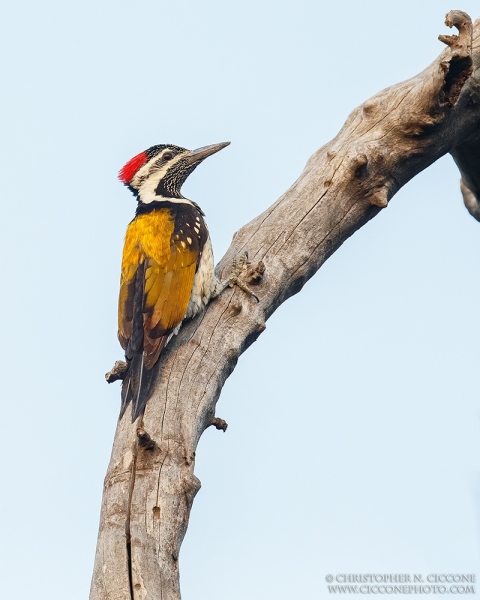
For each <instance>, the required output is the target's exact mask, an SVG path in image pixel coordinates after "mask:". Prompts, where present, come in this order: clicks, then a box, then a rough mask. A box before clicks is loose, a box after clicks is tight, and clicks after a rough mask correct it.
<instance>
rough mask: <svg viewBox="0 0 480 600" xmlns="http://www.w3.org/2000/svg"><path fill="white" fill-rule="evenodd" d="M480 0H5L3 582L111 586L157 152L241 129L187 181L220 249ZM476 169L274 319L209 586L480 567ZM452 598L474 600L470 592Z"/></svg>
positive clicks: (272, 587) (190, 582)
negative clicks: (107, 518) (124, 260)
mask: <svg viewBox="0 0 480 600" xmlns="http://www.w3.org/2000/svg"><path fill="white" fill-rule="evenodd" d="M452 8H460V9H462V10H466V11H467V12H470V14H471V15H472V16H473V17H478V16H480V9H479V5H478V2H474V1H473V0H465V1H464V2H463V4H462V5H461V6H452V5H451V4H450V3H447V2H444V0H435V1H433V0H432V1H424V0H423V1H422V0H420V1H418V0H417V1H414V0H403V2H401V3H400V2H385V0H382V1H381V0H364V1H363V2H353V1H346V0H340V1H337V2H335V3H333V2H325V1H322V0H316V1H309V0H297V2H295V3H293V2H285V1H280V2H279V1H276V2H274V1H266V0H257V1H255V2H254V1H252V0H242V2H221V1H220V0H204V1H203V2H195V1H193V0H177V1H176V2H163V1H157V2H151V1H145V0H140V2H136V3H133V2H128V3H127V2H124V1H118V0H117V1H116V2H113V1H111V0H106V1H103V2H98V1H97V2H93V1H91V0H87V1H84V2H82V3H70V2H59V1H57V0H48V1H44V2H37V3H33V2H25V1H24V0H17V2H15V3H13V2H11V3H8V4H7V3H3V6H2V7H1V12H0V16H1V21H0V22H1V23H2V35H1V36H0V44H1V47H2V56H3V60H2V110H1V111H0V127H1V139H2V144H1V149H0V152H1V160H2V164H3V175H2V178H1V181H0V188H1V198H2V199H3V202H2V219H1V227H2V232H1V239H0V244H1V250H0V251H1V256H2V257H3V286H2V289H3V294H2V299H1V301H0V302H1V311H0V315H1V316H0V318H1V327H2V340H3V343H2V344H1V351H2V355H1V356H2V360H1V374H0V375H1V381H2V397H3V405H4V411H3V416H2V419H1V424H0V444H1V446H0V447H1V453H2V471H3V472H2V494H1V500H2V510H1V512H0V527H1V531H2V540H3V544H2V549H1V550H0V553H1V560H0V565H1V567H0V569H1V570H2V571H3V572H2V597H4V598H8V600H17V599H19V600H20V599H21V600H24V599H25V598H29V599H30V598H31V599H34V600H37V599H38V600H47V599H48V600H65V599H66V598H68V600H83V599H84V598H85V597H86V596H87V595H88V589H89V585H90V577H91V571H92V565H93V559H94V551H95V542H96V534H97V527H98V518H99V510H100V499H101V492H102V483H103V477H104V474H105V471H106V467H107V463H108V459H109V454H110V449H111V443H112V437H113V433H114V429H115V424H116V419H117V414H118V408H119V395H120V390H119V386H118V385H112V386H107V385H106V383H105V381H104V379H103V375H104V373H105V372H106V371H107V370H108V369H109V368H110V367H111V366H112V364H113V362H114V361H115V360H116V359H119V358H121V357H122V353H121V349H120V347H119V345H118V342H117V340H116V305H117V294H118V280H119V263H120V253H121V246H122V240H123V235H124V231H125V228H126V225H127V223H128V222H129V220H130V219H131V217H132V215H133V212H134V208H135V203H134V200H133V198H132V197H131V196H130V195H129V193H128V191H127V190H126V189H124V188H123V187H122V185H121V184H120V183H119V182H118V181H117V180H116V175H117V171H118V169H119V168H120V167H121V166H122V165H123V164H124V163H125V162H126V161H127V160H128V159H129V158H131V157H132V156H133V155H135V154H137V153H138V152H140V151H141V150H143V149H145V148H147V147H149V146H151V145H153V144H157V143H164V142H171V143H175V144H178V145H182V146H186V147H189V148H195V147H198V146H203V145H206V144H210V143H214V142H221V141H226V140H230V141H231V142H232V145H231V146H230V147H229V148H227V149H226V150H224V151H223V152H221V153H220V154H218V155H217V156H215V157H212V158H211V159H209V160H208V161H206V162H205V164H204V165H202V166H201V168H199V169H198V170H197V171H196V172H195V174H194V175H192V177H191V178H190V179H189V180H188V182H187V183H186V185H185V187H184V190H185V192H186V195H188V196H189V197H190V198H192V199H194V200H195V201H197V202H198V203H199V204H200V205H201V206H202V208H203V209H204V211H205V212H206V214H207V220H208V224H209V227H210V231H211V235H212V239H213V244H214V250H215V253H216V257H217V259H219V258H220V257H221V256H222V254H223V252H224V251H225V250H226V248H227V247H228V244H229V243H230V240H231V237H232V234H233V233H234V232H235V231H236V230H237V229H238V228H239V227H240V226H241V225H242V224H244V223H245V222H247V221H248V220H250V219H251V218H253V217H254V216H255V215H257V214H258V213H259V212H261V211H262V210H264V209H265V208H266V207H267V206H268V205H269V204H271V203H272V202H273V201H275V200H276V199H277V197H278V196H279V195H280V194H281V193H282V192H283V191H285V189H286V188H287V187H289V185H290V184H291V183H292V182H293V181H294V180H295V179H296V177H297V176H298V175H299V173H300V172H301V170H302V168H303V166H304V164H305V162H306V160H307V159H308V157H309V156H310V154H311V153H312V152H313V151H314V150H316V149H317V148H318V147H319V146H320V145H322V144H324V143H325V142H326V141H328V140H329V139H330V138H332V137H333V136H334V135H335V134H336V133H337V131H338V129H339V128H340V127H341V125H342V123H343V122H344V120H345V118H346V117H347V115H348V113H349V112H350V110H351V109H353V108H354V107H355V106H356V105H358V104H359V103H361V102H362V101H364V100H365V99H367V98H368V97H369V96H371V95H372V94H374V93H375V92H377V91H379V90H380V89H382V88H384V87H386V86H388V85H390V84H393V83H396V82H398V81H401V80H403V79H406V78H408V77H410V76H412V75H414V74H416V73H417V72H419V71H421V70H423V69H424V68H425V67H426V66H427V65H428V64H429V63H430V62H431V61H432V60H433V59H434V58H435V57H436V56H437V55H438V53H439V52H440V51H441V50H442V49H443V45H442V44H441V43H440V42H438V41H437V39H436V38H437V35H438V34H439V33H448V30H447V28H446V27H445V26H444V25H443V20H444V14H445V13H446V12H447V11H448V10H450V9H452ZM458 180H459V175H458V172H457V170H456V168H455V166H454V164H453V161H452V159H451V158H450V157H445V158H443V159H441V160H440V161H438V162H437V163H436V164H435V165H433V166H432V167H431V168H430V169H428V170H427V171H426V172H424V173H422V174H421V175H420V176H418V177H417V178H416V179H415V180H414V181H412V182H411V183H409V184H408V185H407V186H406V187H405V188H404V189H403V190H401V191H400V193H398V194H397V196H396V197H395V198H394V199H393V201H392V202H391V204H390V206H389V207H388V208H387V209H386V210H384V211H382V213H381V214H380V215H379V216H378V217H377V218H376V219H374V221H372V222H371V223H369V224H368V225H367V226H366V227H364V228H363V229H362V230H361V231H360V232H358V233H357V234H355V235H354V236H353V238H351V239H350V240H348V241H347V242H346V243H345V244H344V246H342V248H341V249H340V250H339V251H338V252H337V253H336V254H335V255H334V256H333V257H332V258H331V259H329V261H328V262H327V263H326V264H325V265H324V267H323V268H322V269H321V271H320V272H319V273H318V274H317V275H316V276H315V277H314V278H313V280H311V281H310V282H309V283H308V285H307V286H306V287H305V288H304V289H303V291H302V292H301V294H299V295H297V296H296V297H294V298H292V299H291V300H290V301H289V302H288V303H287V304H285V305H284V306H282V307H281V308H280V310H279V311H278V312H277V313H276V314H275V315H274V316H273V317H272V318H271V319H270V321H269V322H268V323H267V330H266V332H265V333H264V334H263V335H262V336H261V337H260V339H259V340H258V342H257V343H256V344H254V345H253V346H252V347H251V348H250V349H249V351H248V352H247V353H246V354H245V356H243V357H242V358H241V359H240V361H239V363H238V366H237V369H236V371H235V372H234V374H233V375H232V376H231V378H230V379H229V381H228V382H227V385H226V386H225V389H224V393H223V395H222V397H221V399H220V402H219V404H218V411H217V412H218V416H220V417H222V418H224V419H226V420H227V422H228V423H229V429H228V431H227V433H226V434H223V433H221V432H217V431H213V430H212V431H210V430H209V431H207V432H206V434H205V435H204V436H203V438H202V440H201V442H200V445H199V448H198V452H197V457H198V458H197V467H196V474H197V476H198V477H199V478H200V479H201V481H202V489H201V491H200V492H199V494H198V496H197V498H196V500H195V504H194V507H193V511H192V516H191V521H190V528H189V530H188V533H187V536H186V539H185V542H184V545H183V548H182V553H181V556H180V567H181V573H182V590H183V598H184V600H197V599H203V598H208V599H209V600H247V599H248V600H266V599H272V600H287V599H288V600H291V599H292V598H302V600H303V599H305V600H318V599H320V600H323V599H326V598H328V597H329V594H328V592H327V589H326V584H325V575H326V574H328V573H332V574H334V575H335V574H337V573H362V572H367V573H422V574H424V575H426V574H428V573H445V572H447V573H474V572H477V577H478V576H479V575H480V573H478V564H479V558H480V556H479V554H480V552H479V533H480V530H479V514H480V513H479V500H480V485H479V478H478V472H479V450H480V436H479V406H478V387H479V381H478V347H477V344H478V339H479V337H480V336H479V334H480V331H479V330H480V326H479V322H478V298H479V296H480V284H479V277H478V256H479V251H480V224H479V223H477V222H475V221H474V220H473V219H472V218H471V217H470V216H469V215H468V213H467V212H466V210H465V209H464V207H463V204H462V200H461V197H460V193H459V189H458ZM444 597H449V596H448V595H445V596H444Z"/></svg>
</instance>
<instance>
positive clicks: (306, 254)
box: [90, 11, 480, 600]
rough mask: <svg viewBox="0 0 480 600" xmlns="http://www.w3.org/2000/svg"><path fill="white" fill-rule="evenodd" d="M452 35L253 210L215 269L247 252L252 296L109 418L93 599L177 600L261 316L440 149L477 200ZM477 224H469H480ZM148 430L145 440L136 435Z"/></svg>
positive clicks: (465, 45)
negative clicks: (218, 439)
mask: <svg viewBox="0 0 480 600" xmlns="http://www.w3.org/2000/svg"><path fill="white" fill-rule="evenodd" d="M446 23H447V25H449V26H452V25H454V26H455V27H456V28H457V29H458V31H459V34H458V36H441V38H440V39H441V41H443V42H444V43H445V44H447V47H446V48H445V49H444V50H443V52H442V53H441V54H440V56H439V57H438V58H437V60H435V61H434V62H433V63H432V64H431V65H430V66H429V67H428V68H427V69H425V71H423V72H422V73H420V74H419V75H417V76H416V77H413V78H412V79H410V80H408V81H405V82H403V83H399V84H397V85H394V86H392V87H390V88H388V89H386V90H384V91H382V92H380V93H379V94H377V95H376V96H374V97H373V98H371V99H370V100H368V101H367V102H365V103H364V104H363V105H361V106H359V107H358V108H356V109H355V110H354V111H353V112H352V113H351V115H350V116H349V117H348V119H347V121H346V123H345V125H344V126H343V128H342V129H341V131H340V132H339V134H338V135H337V136H336V137H335V139H333V140H332V141H331V142H329V143H328V144H326V145H325V146H323V147H322V148H320V150H318V151H317V152H316V153H315V154H314V155H313V156H312V157H311V158H310V160H309V161H308V163H307V165H306V167H305V170H304V172H303V173H302V174H301V175H300V177H299V178H298V179H297V181H296V182H295V183H294V184H293V185H292V186H291V188H290V189H289V190H288V191H287V192H285V194H284V195H283V196H282V197H281V198H280V199H279V200H278V201H277V202H276V203H275V204H273V206H271V207H270V208H268V209H267V210H266V211H265V212H264V213H263V214H261V215H260V216H258V217H257V218H256V219H254V220H253V221H252V222H251V223H248V224H247V225H245V226H244V227H243V228H242V229H241V230H240V231H238V232H237V233H236V234H235V235H234V238H233V242H232V245H231V247H230V249H229V250H228V252H227V254H226V255H225V256H224V258H223V259H222V261H221V262H220V264H219V266H218V272H219V274H220V275H222V274H223V275H226V272H227V270H228V269H229V267H230V265H231V263H232V259H233V258H234V256H237V255H239V254H240V253H241V252H243V251H245V250H246V251H248V253H249V256H250V260H251V261H252V264H255V265H256V267H253V268H252V267H251V266H250V271H248V272H246V273H245V275H246V279H245V281H247V280H248V282H249V285H254V286H255V287H254V289H255V293H256V294H257V296H258V298H259V302H255V301H252V299H251V298H250V297H249V296H247V295H246V294H245V293H244V292H243V291H241V290H240V289H238V288H235V289H228V290H226V291H225V292H224V293H223V294H222V295H221V296H220V297H219V298H218V299H216V300H215V301H213V302H212V303H211V304H210V306H209V307H208V309H207V310H206V311H205V313H204V314H202V315H200V316H199V317H198V318H196V319H195V320H194V321H192V322H190V323H188V324H187V325H186V326H185V327H184V328H183V329H182V330H181V332H180V334H179V335H178V337H177V338H176V339H175V340H174V341H172V343H171V344H169V346H168V347H167V348H166V351H165V353H164V354H163V355H162V358H161V360H160V361H159V364H158V365H157V367H158V368H157V372H156V383H155V389H154V393H153V396H152V397H151V399H150V400H149V402H148V404H147V409H146V412H145V416H144V418H143V419H141V420H140V423H138V422H137V423H135V424H133V425H132V424H131V423H130V414H126V415H125V416H124V418H123V419H122V420H121V421H120V422H119V423H118V427H117V432H116V435H115V441H114V446H113V451H112V457H111V461H110V465H109V468H108V472H107V476H106V479H105V488H104V495H103V504H102V515H101V522H100V531H99V537H98V546H97V555H96V560H95V570H94V575H93V581H92V588H91V596H90V598H91V600H100V599H107V598H108V599H111V600H121V599H122V600H132V599H135V600H140V599H144V598H163V599H164V600H167V599H168V600H175V599H178V598H180V588H179V573H178V555H179V552H180V545H181V543H182V540H183V537H184V535H185V532H186V529H187V524H188V519H189V515H190V508H191V506H192V502H193V499H194V497H195V494H196V493H197V492H198V490H199V488H200V481H199V480H198V479H197V478H196V477H195V475H194V473H193V471H194V465H195V450H196V447H197V443H198V440H199V438H200V436H201V435H202V433H203V432H204V430H205V429H206V428H207V427H209V426H210V425H211V424H212V423H213V424H216V425H217V426H218V425H219V424H220V420H218V419H217V420H216V419H215V406H216V403H217V400H218V398H219V395H220V392H221V389H222V386H223V384H224V383H225V380H226V379H227V377H228V376H229V375H230V373H231V372H232V371H233V369H234V368H235V365H236V363H237V360H238V357H239V356H240V354H241V353H242V352H244V351H245V350H246V349H247V348H248V347H249V346H250V344H252V343H253V342H254V341H255V340H256V339H257V337H258V336H259V335H260V334H261V333H262V331H264V329H265V321H266V320H267V319H268V318H269V317H270V315H271V314H272V313H273V312H274V311H275V310H276V309H277V308H278V306H279V305H280V304H281V303H282V302H284V301H285V300H287V299H288V298H289V297H290V296H292V295H293V294H296V293H297V292H299V291H300V290H301V289H302V287H303V285H304V284H305V282H306V281H307V280H308V279H309V278H310V277H312V275H314V273H316V271H318V269H319V268H320V267H321V265H322V264H323V263H324V262H325V260H326V259H327V258H328V257H329V256H331V254H333V252H335V251H336V250H337V249H338V248H339V247H340V246H341V245H342V244H343V242H344V241H345V240H346V239H347V238H348V237H350V236H351V235H352V234H353V233H354V232H355V231H356V230H357V229H359V228H360V227H362V226H363V225H365V223H367V222H368V221H369V220H370V219H372V218H373V217H375V216H376V215H377V214H378V213H379V212H380V211H381V210H382V209H384V208H386V207H387V206H388V203H389V201H390V200H391V198H392V196H393V195H394V194H395V193H396V192H397V191H398V190H399V189H400V188H401V187H402V186H403V185H405V184H406V183H407V182H408V181H409V180H410V179H412V178H413V177H414V176H415V175H416V174H417V173H419V172H420V171H422V170H423V169H425V168H426V167H428V166H429V165H431V164H432V163H433V162H434V161H436V160H437V159H438V158H440V157H441V156H443V155H444V154H446V153H447V152H451V153H452V155H453V156H454V158H455V161H456V162H457V164H458V166H459V168H460V171H461V174H462V190H463V195H464V198H465V204H466V205H467V208H468V210H469V211H470V213H471V214H472V215H473V216H475V217H476V218H477V219H479V213H480V208H479V200H480V160H479V158H480V136H479V135H478V132H479V130H480V128H479V125H480V71H479V64H480V20H478V21H477V22H476V23H475V27H474V30H473V44H472V24H471V21H470V18H469V17H468V15H466V14H465V13H462V12H460V11H452V12H451V13H449V14H448V15H447V21H446ZM479 220H480V219H479ZM147 431H148V434H147V433H146V432H147Z"/></svg>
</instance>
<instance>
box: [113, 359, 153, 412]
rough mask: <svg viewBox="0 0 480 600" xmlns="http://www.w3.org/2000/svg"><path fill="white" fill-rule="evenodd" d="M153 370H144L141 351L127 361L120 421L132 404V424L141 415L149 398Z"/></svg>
mask: <svg viewBox="0 0 480 600" xmlns="http://www.w3.org/2000/svg"><path fill="white" fill-rule="evenodd" d="M153 371H154V369H146V368H145V366H144V364H143V351H140V352H135V354H134V355H133V357H132V359H131V360H130V361H129V366H128V371H127V374H126V376H125V379H124V380H123V384H122V405H121V408H120V416H119V419H121V418H122V417H123V415H124V413H125V411H126V410H127V407H128V405H129V404H130V402H131V403H132V423H133V422H134V421H136V419H137V418H138V417H139V416H140V415H142V414H143V412H144V411H145V405H146V404H147V400H148V398H149V396H150V391H151V385H152V380H153Z"/></svg>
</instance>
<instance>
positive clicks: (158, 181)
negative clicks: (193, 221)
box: [119, 142, 230, 204]
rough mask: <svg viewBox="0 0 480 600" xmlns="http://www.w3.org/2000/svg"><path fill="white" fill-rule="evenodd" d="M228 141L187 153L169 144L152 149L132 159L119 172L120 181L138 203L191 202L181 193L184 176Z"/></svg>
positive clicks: (184, 149)
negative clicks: (132, 193)
mask: <svg viewBox="0 0 480 600" xmlns="http://www.w3.org/2000/svg"><path fill="white" fill-rule="evenodd" d="M229 143H230V142H224V143H221V144H213V145H211V146H205V147H203V148H198V149H197V150H187V149H186V148H181V147H180V146H174V145H172V144H162V145H158V146H152V147H151V148H149V149H148V150H146V151H145V152H142V153H141V154H138V155H137V156H135V157H134V158H132V159H131V160H130V161H129V162H128V163H127V164H126V165H125V166H124V167H123V169H122V170H121V171H120V174H119V178H120V180H121V181H123V183H125V185H127V186H128V187H129V188H130V189H131V190H132V191H133V192H134V194H135V195H136V196H137V197H138V200H139V202H141V203H143V204H151V203H152V202H161V201H163V200H168V201H169V202H174V203H175V202H177V203H178V202H179V203H190V201H189V200H187V199H186V198H185V197H184V196H182V194H181V191H180V190H181V188H182V185H183V184H184V183H185V180H186V179H187V177H188V176H189V175H190V173H192V171H194V170H195V169H196V167H197V166H198V165H199V164H200V163H201V162H202V161H203V160H204V159H205V158H207V156H210V155H211V154H214V153H215V152H218V151H219V150H221V149H222V148H224V147H225V146H228V144H229Z"/></svg>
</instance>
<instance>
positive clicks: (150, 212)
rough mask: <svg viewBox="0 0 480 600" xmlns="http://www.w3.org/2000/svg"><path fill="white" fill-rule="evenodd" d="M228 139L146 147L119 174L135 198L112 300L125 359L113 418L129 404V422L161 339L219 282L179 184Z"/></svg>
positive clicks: (201, 227)
mask: <svg viewBox="0 0 480 600" xmlns="http://www.w3.org/2000/svg"><path fill="white" fill-rule="evenodd" d="M229 143H230V142H224V143H221V144H213V145H211V146H205V147H204V148H199V149H198V150H187V149H185V148H180V147H179V146H173V145H172V144H164V145H158V146H152V147H151V148H149V149H148V150H146V151H145V152H141V153H140V154H138V155H137V156H135V157H134V158H132V159H131V160H130V161H129V162H128V163H127V164H126V165H125V166H124V167H123V169H122V170H121V171H120V173H119V179H120V180H121V181H122V182H123V183H124V184H125V185H126V186H127V187H128V188H129V189H130V190H131V191H132V192H133V194H134V195H135V197H136V200H137V201H138V206H137V210H136V214H135V218H134V219H133V221H132V222H131V223H130V225H129V226H128V229H127V232H126V235H125V245H124V248H123V257H122V273H121V281H120V298H119V304H118V338H119V340H120V344H121V345H122V347H123V349H124V350H125V356H126V359H127V363H128V370H127V373H126V376H125V378H124V381H123V385H122V405H121V410H120V418H121V417H122V415H123V414H124V412H125V410H126V408H127V406H128V405H129V404H130V402H131V403H132V422H133V421H135V419H136V418H137V417H138V416H139V415H141V414H142V413H143V411H144V409H145V404H146V402H147V400H148V396H149V392H150V387H151V380H152V368H153V366H154V365H155V363H156V362H157V360H158V357H159V356H160V353H161V351H162V349H163V348H164V347H165V344H167V342H168V341H169V340H170V338H171V337H172V335H174V334H175V333H176V332H177V331H178V329H179V327H180V325H181V323H182V321H183V320H184V319H189V318H192V317H194V316H195V315H196V314H197V313H199V312H200V311H201V310H202V309H203V308H204V307H205V306H206V305H207V303H208V302H209V300H210V299H211V298H213V297H215V296H216V295H218V294H219V293H220V292H221V291H222V289H223V288H224V287H225V284H226V283H227V282H225V283H222V282H220V281H219V280H218V279H217V277H216V276H215V274H214V262H213V252H212V244H211V241H210V236H209V233H208V229H207V226H206V224H205V221H204V218H203V217H204V213H203V212H202V210H201V209H200V207H199V206H198V204H196V203H195V202H193V201H192V200H188V199H187V198H185V197H184V196H183V195H182V194H181V191H180V190H181V187H182V184H183V183H184V182H185V180H186V179H187V177H188V176H189V175H190V173H192V171H193V170H194V169H195V168H196V167H197V166H198V165H199V164H200V163H201V162H202V161H203V160H204V159H205V158H207V156H210V155H212V154H214V153H215V152H218V151H219V150H221V149H222V148H225V146H228V144H229ZM234 279H236V277H234ZM228 283H231V280H230V281H229V282H228ZM242 287H243V286H242Z"/></svg>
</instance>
